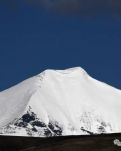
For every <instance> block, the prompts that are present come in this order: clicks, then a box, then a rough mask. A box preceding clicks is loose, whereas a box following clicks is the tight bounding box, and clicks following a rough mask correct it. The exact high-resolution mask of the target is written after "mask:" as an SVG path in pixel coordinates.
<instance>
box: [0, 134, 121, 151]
mask: <svg viewBox="0 0 121 151" xmlns="http://www.w3.org/2000/svg"><path fill="white" fill-rule="evenodd" d="M115 139H119V140H120V141H121V134H106V135H93V136H67V137H54V138H29V137H14V136H0V151H121V147H120V146H117V145H114V142H113V141H114V140H115Z"/></svg>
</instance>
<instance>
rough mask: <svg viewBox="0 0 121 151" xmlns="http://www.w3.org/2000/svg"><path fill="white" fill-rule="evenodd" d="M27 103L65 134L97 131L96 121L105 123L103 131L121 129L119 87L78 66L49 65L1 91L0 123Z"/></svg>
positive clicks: (45, 120)
mask: <svg viewBox="0 0 121 151" xmlns="http://www.w3.org/2000/svg"><path fill="white" fill-rule="evenodd" d="M28 106H31V107H32V109H33V111H34V112H35V113H36V114H37V116H38V117H39V119H41V120H42V121H43V122H44V123H46V124H48V123H49V121H50V120H52V121H56V122H58V123H59V124H60V125H61V126H62V127H63V131H64V132H63V133H64V135H79V134H81V132H80V127H85V128H86V129H87V130H90V131H92V132H96V131H97V130H96V126H97V125H98V124H99V121H103V122H106V124H107V125H108V126H107V127H106V132H108V133H116V132H121V118H120V115H121V90H118V89H116V88H113V87H111V86H109V85H108V84H105V83H103V82H100V81H97V80H95V79H93V78H92V77H90V76H89V75H88V74H87V73H86V71H85V70H84V69H82V68H81V67H76V68H71V69H66V70H51V69H48V70H45V71H44V72H42V73H41V74H39V75H37V76H34V77H32V78H30V79H28V80H25V81H23V82H22V83H20V84H18V85H16V86H14V87H12V88H10V89H8V90H5V91H3V92H0V127H4V126H5V125H7V124H9V123H10V122H12V121H14V120H15V119H16V118H18V117H20V116H21V115H22V114H23V113H24V111H25V110H26V109H27V107H28ZM72 129H73V132H72Z"/></svg>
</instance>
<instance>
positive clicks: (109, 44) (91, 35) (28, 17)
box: [0, 2, 121, 90]
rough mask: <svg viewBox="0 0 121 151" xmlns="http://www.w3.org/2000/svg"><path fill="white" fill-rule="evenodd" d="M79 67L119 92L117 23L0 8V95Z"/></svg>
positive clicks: (23, 7)
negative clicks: (46, 74) (50, 70)
mask: <svg viewBox="0 0 121 151" xmlns="http://www.w3.org/2000/svg"><path fill="white" fill-rule="evenodd" d="M75 66H81V67H83V68H84V69H85V70H86V71H87V72H88V73H89V74H90V75H91V76H93V77H94V78H96V79H98V80H101V81H104V82H106V83H108V84H110V85H112V86H115V87H117V88H120V89H121V21H120V19H113V18H112V17H111V16H110V15H109V14H107V13H102V14H101V13H99V14H98V15H95V16H90V15H87V16H86V15H77V14H66V15H64V14H61V13H57V12H56V13H53V12H51V11H48V10H46V9H44V8H40V7H32V6H31V5H27V4H25V3H22V2H20V3H19V8H16V7H15V8H13V9H11V8H10V7H8V6H6V5H5V4H4V3H1V4H0V90H4V89H6V88H9V87H10V86H13V85H15V84H17V83H18V82H20V81H22V80H24V79H27V78H29V77H31V76H33V75H36V74H38V73H40V72H41V71H43V70H45V69H47V68H53V69H65V68H69V67H75Z"/></svg>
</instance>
